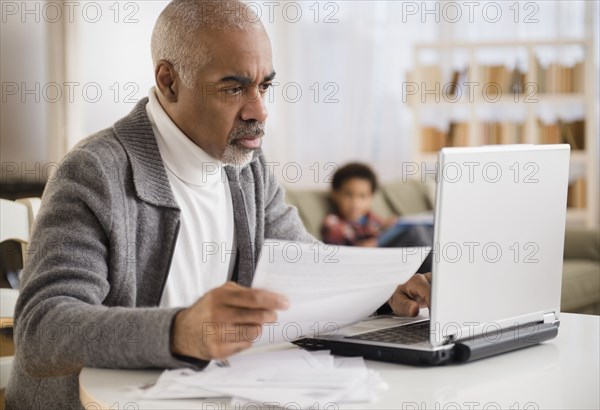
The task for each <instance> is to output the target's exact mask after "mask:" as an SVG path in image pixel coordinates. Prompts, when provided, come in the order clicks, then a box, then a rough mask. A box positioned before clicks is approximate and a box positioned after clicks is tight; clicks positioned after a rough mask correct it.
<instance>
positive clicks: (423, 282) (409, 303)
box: [388, 272, 431, 317]
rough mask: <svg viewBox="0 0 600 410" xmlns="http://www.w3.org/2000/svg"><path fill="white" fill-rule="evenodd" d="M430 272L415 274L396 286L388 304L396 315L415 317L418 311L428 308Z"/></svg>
mask: <svg viewBox="0 0 600 410" xmlns="http://www.w3.org/2000/svg"><path fill="white" fill-rule="evenodd" d="M430 300H431V272H429V273H423V274H420V273H418V274H416V275H414V276H413V277H412V278H410V279H409V280H408V282H406V283H405V284H404V285H400V286H398V288H397V289H396V291H395V292H394V294H393V295H392V297H391V298H390V300H389V301H388V303H389V304H390V306H391V307H392V310H393V311H394V313H395V314H397V315H402V316H411V317H414V316H417V315H418V314H419V309H421V308H424V307H429V306H430Z"/></svg>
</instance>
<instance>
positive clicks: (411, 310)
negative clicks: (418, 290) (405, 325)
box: [389, 289, 419, 317]
mask: <svg viewBox="0 0 600 410" xmlns="http://www.w3.org/2000/svg"><path fill="white" fill-rule="evenodd" d="M389 303H390V306H391V307H392V310H393V311H394V313H396V314H397V315H402V316H410V317H414V316H417V315H418V314H419V304H418V303H417V302H415V301H414V300H412V299H411V298H409V297H408V295H407V294H405V293H404V292H403V291H401V290H400V289H397V290H396V292H395V293H394V295H392V297H391V299H390V302H389Z"/></svg>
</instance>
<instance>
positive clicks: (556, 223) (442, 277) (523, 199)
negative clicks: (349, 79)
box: [294, 144, 570, 365]
mask: <svg viewBox="0 0 600 410" xmlns="http://www.w3.org/2000/svg"><path fill="white" fill-rule="evenodd" d="M569 155H570V147H569V145H568V144H556V145H499V146H483V147H469V148H444V149H442V150H441V151H440V152H439V161H438V165H437V189H436V207H435V217H434V218H435V219H434V220H435V223H434V244H433V249H432V252H433V255H432V256H433V265H432V266H433V268H432V289H431V306H430V310H429V315H427V314H424V315H420V316H419V317H417V318H402V317H398V316H393V315H383V316H372V317H370V318H368V319H367V320H365V321H363V322H360V323H358V324H356V325H353V326H349V327H346V328H342V329H340V330H339V331H338V332H336V333H335V334H328V335H319V336H318V337H314V338H304V339H301V340H297V341H295V342H294V343H296V344H297V345H299V346H302V347H305V348H308V349H329V350H331V351H332V353H333V354H338V355H346V356H363V357H365V358H366V359H372V360H381V361H388V362H398V363H407V364H422V365H438V364H442V363H449V362H469V361H473V360H477V359H481V358H485V357H489V356H493V355H497V354H500V353H505V352H508V351H512V350H516V349H520V348H523V347H528V346H532V345H535V344H538V343H541V342H543V341H546V340H549V339H551V338H554V337H555V336H556V335H557V334H558V326H559V314H560V292H561V281H562V260H563V247H564V234H565V221H566V206H567V187H568V181H569ZM423 311H425V313H426V309H424V310H422V312H423ZM427 316H429V317H427Z"/></svg>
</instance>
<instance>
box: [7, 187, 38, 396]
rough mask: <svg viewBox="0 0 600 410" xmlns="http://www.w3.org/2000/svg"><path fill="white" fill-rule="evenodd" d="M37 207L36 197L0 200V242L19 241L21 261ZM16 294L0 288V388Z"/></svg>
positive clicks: (10, 348) (9, 364) (10, 349)
mask: <svg viewBox="0 0 600 410" xmlns="http://www.w3.org/2000/svg"><path fill="white" fill-rule="evenodd" d="M39 207H40V199H39V198H26V199H22V200H19V201H17V202H13V201H8V200H5V199H0V218H1V220H0V242H4V241H9V240H11V241H17V242H19V243H21V246H22V255H23V263H25V258H26V255H27V244H28V243H29V235H30V231H31V226H32V225H33V220H34V219H35V216H36V214H37V211H38V210H39ZM18 296H19V291H18V290H17V289H5V288H0V330H1V332H2V333H1V334H0V338H1V340H0V346H2V352H1V356H2V357H0V390H3V389H5V388H6V386H7V385H8V379H9V377H10V370H11V367H12V361H13V356H12V355H13V354H14V346H13V344H12V327H13V317H14V313H15V305H16V303H17V297H18Z"/></svg>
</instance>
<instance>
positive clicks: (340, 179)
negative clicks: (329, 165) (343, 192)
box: [331, 162, 377, 192]
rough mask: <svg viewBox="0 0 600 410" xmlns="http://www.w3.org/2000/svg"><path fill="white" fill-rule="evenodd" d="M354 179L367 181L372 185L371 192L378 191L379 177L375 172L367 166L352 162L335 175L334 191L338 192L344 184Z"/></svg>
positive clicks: (332, 182)
mask: <svg viewBox="0 0 600 410" xmlns="http://www.w3.org/2000/svg"><path fill="white" fill-rule="evenodd" d="M352 178H360V179H366V180H367V181H369V182H370V183H371V192H375V191H376V190H377V176H376V175H375V172H373V170H372V169H371V167H369V166H368V165H366V164H362V163H360V162H351V163H349V164H346V165H344V166H343V167H341V168H340V169H338V170H337V171H336V172H335V174H333V180H332V181H331V187H332V188H333V190H334V191H338V190H339V189H340V188H341V187H342V185H343V184H344V182H346V181H348V180H349V179H352Z"/></svg>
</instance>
